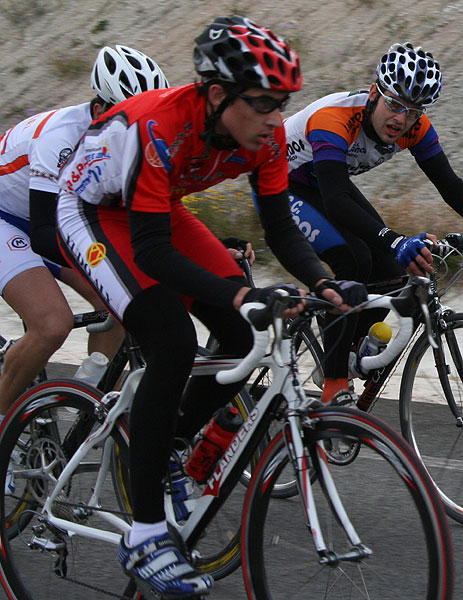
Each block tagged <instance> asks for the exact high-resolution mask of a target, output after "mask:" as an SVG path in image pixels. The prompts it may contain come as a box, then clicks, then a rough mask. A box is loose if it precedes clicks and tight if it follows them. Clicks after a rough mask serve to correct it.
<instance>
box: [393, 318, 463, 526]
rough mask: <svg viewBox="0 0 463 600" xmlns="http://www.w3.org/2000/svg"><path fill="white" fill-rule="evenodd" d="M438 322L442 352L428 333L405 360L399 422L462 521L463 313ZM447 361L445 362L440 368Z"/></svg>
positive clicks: (454, 515)
mask: <svg viewBox="0 0 463 600" xmlns="http://www.w3.org/2000/svg"><path fill="white" fill-rule="evenodd" d="M442 325H444V326H443V327H442ZM438 326H439V334H438V336H436V337H435V340H436V342H437V343H438V349H437V351H436V352H437V354H436V355H434V351H433V349H432V348H431V346H430V345H429V341H428V338H427V335H426V333H423V334H422V335H421V336H420V337H419V338H418V340H417V341H416V342H415V344H414V345H413V348H412V349H411V350H410V353H409V356H408V358H407V361H406V363H405V366H404V371H403V375H402V379H401V385H400V406H399V408H400V425H401V430H402V435H403V436H404V437H405V439H406V440H407V441H408V442H410V444H411V445H412V446H413V447H414V449H415V451H416V452H417V454H418V455H419V456H420V457H421V459H422V460H423V463H424V464H425V466H426V468H427V469H428V472H429V474H430V476H431V478H432V479H433V481H434V483H435V485H436V486H437V488H438V490H439V492H440V495H441V498H442V501H443V503H444V507H445V510H446V512H447V515H448V516H449V517H451V518H452V519H454V520H455V521H457V522H459V523H463V493H462V483H463V478H460V477H459V473H463V460H462V458H461V457H462V452H463V436H462V433H463V431H462V424H463V421H458V420H457V417H456V416H455V415H454V414H452V411H451V409H450V406H451V403H455V407H456V410H457V412H458V413H459V414H460V415H462V416H463V359H462V355H461V350H462V349H463V313H454V314H448V315H443V316H442V317H441V322H440V325H438ZM440 352H442V354H440ZM439 355H440V356H441V358H439ZM442 360H443V363H444V365H445V366H444V367H441V366H437V367H436V365H441V364H442V363H441V361H442Z"/></svg>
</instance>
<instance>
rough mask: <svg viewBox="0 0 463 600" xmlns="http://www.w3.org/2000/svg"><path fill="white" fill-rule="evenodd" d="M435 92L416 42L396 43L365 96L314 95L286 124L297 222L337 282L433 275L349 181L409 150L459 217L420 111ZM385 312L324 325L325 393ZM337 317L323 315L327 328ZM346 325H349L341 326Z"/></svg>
mask: <svg viewBox="0 0 463 600" xmlns="http://www.w3.org/2000/svg"><path fill="white" fill-rule="evenodd" d="M440 93H441V71H440V67H439V64H438V63H437V62H436V61H435V60H434V59H433V57H432V55H431V54H430V53H429V52H425V51H424V50H423V49H421V48H420V47H418V48H414V47H413V46H412V44H410V43H405V44H394V45H393V46H391V47H390V49H389V51H388V52H387V53H386V54H385V55H384V56H383V57H382V58H381V60H380V62H379V65H378V67H377V79H376V82H375V83H373V84H372V85H371V87H370V89H369V91H364V92H340V93H334V94H330V95H328V96H325V97H324V98H321V99H319V100H316V101H315V102H312V103H311V104H309V105H308V106H307V107H306V108H304V109H302V110H301V111H299V112H298V113H296V114H295V115H293V116H291V117H290V118H288V119H287V120H286V121H285V129H286V135H287V142H288V153H287V158H288V165H289V171H290V173H289V189H290V204H291V212H292V214H293V218H294V219H295V221H296V223H297V224H298V226H299V228H300V230H301V231H302V232H303V233H304V235H305V236H306V238H307V239H308V240H309V241H310V243H311V244H312V247H313V248H314V249H315V251H316V252H317V254H318V255H319V256H320V258H322V259H323V260H324V261H325V262H326V263H327V264H329V265H330V266H331V268H332V270H333V272H334V274H335V277H336V278H340V279H356V280H358V281H362V282H364V283H367V282H370V281H375V280H376V281H380V280H386V279H390V278H394V277H397V276H400V275H402V274H404V273H405V270H406V271H408V272H409V273H414V274H422V273H423V272H431V271H432V266H431V262H432V257H431V253H430V251H429V250H428V249H427V248H426V247H425V244H424V243H423V239H424V238H428V239H431V240H433V241H435V239H436V238H435V236H433V235H431V234H425V233H422V234H420V235H416V236H413V237H410V238H408V237H406V236H404V235H401V234H400V233H397V232H395V231H393V230H391V229H390V228H388V227H387V225H386V224H385V223H384V221H383V219H382V218H381V216H380V215H379V214H378V213H377V211H376V210H375V209H374V208H373V206H372V205H371V204H370V202H368V200H367V199H366V198H365V197H364V195H363V194H362V193H361V192H360V190H359V189H358V188H357V187H356V186H355V185H354V183H353V182H352V180H351V177H352V176H354V175H359V174H361V173H364V172H366V171H369V170H370V169H372V168H374V167H377V166H378V165H380V164H382V163H383V162H385V161H387V160H390V159H391V158H393V157H394V156H395V155H396V154H398V153H399V152H401V151H402V150H405V149H408V150H410V152H411V153H412V155H413V156H414V158H415V160H416V162H417V163H418V165H419V167H420V168H421V169H422V170H423V172H424V173H425V175H426V176H427V177H428V178H429V179H430V181H432V182H433V184H434V185H435V186H436V188H437V189H438V191H439V193H440V194H441V196H442V198H443V199H444V201H445V202H446V203H447V204H449V205H450V206H451V207H452V208H453V209H454V210H455V211H456V212H457V213H458V214H459V215H463V182H462V180H461V179H460V178H459V177H458V176H457V175H456V174H455V172H454V171H453V169H452V168H451V166H450V164H449V162H448V160H447V157H446V155H445V154H444V151H443V150H442V148H441V146H440V144H439V140H438V136H437V133H436V131H435V130H434V128H433V126H432V125H431V122H430V120H429V118H428V117H427V115H426V110H427V108H428V107H430V106H432V105H433V104H434V103H435V102H436V101H437V99H438V98H439V95H440ZM384 316H385V315H384V313H382V312H376V311H371V310H368V311H363V312H361V313H358V314H356V315H354V316H352V317H349V318H348V319H347V327H346V324H343V325H342V327H341V325H336V324H335V325H334V326H330V327H327V329H326V331H325V345H326V348H327V350H328V356H327V359H326V365H325V376H326V379H325V385H324V390H323V399H324V401H326V402H328V401H329V400H330V399H331V398H332V396H333V395H334V394H335V393H336V392H338V391H339V390H340V389H347V388H348V357H349V351H350V349H351V344H352V342H354V344H356V343H357V342H358V340H359V338H360V337H361V336H364V335H365V334H366V332H367V331H368V328H369V326H370V325H371V324H372V323H373V322H374V321H378V320H381V319H382V318H384ZM332 321H333V317H332V316H330V315H328V316H327V322H326V324H327V325H331V323H332ZM342 328H345V329H342Z"/></svg>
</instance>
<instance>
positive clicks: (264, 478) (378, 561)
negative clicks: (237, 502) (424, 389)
mask: <svg viewBox="0 0 463 600" xmlns="http://www.w3.org/2000/svg"><path fill="white" fill-rule="evenodd" d="M307 425H308V424H306V426H304V446H305V451H306V454H307V457H308V460H309V465H310V466H311V467H312V468H314V469H315V470H316V471H317V475H318V476H317V478H316V479H314V481H313V483H312V489H313V493H314V500H315V506H316V509H317V512H318V517H319V521H320V531H321V533H322V535H323V537H324V541H325V548H326V549H327V551H326V552H325V553H320V552H319V551H317V550H316V548H315V545H314V539H313V538H312V533H311V532H312V531H313V532H314V533H316V527H315V526H314V527H311V525H310V524H308V522H307V507H305V506H301V504H302V502H301V497H297V498H291V499H288V500H285V501H283V500H281V499H280V500H278V499H275V498H274V497H273V494H272V491H273V488H274V487H275V485H277V484H278V480H279V477H280V475H281V474H284V472H285V470H287V469H288V465H291V461H290V459H289V457H288V451H287V445H286V443H285V440H284V436H285V435H286V436H288V438H287V442H288V443H289V445H290V447H291V440H290V439H289V434H288V433H287V432H285V433H284V432H281V433H280V434H279V435H278V436H277V437H276V438H275V439H274V440H273V441H272V443H271V444H270V446H269V447H268V448H267V450H266V452H265V454H264V455H263V456H262V459H261V461H260V462H259V465H258V467H257V469H256V471H255V473H254V477H253V479H252V482H251V485H250V488H249V490H248V495H247V497H246V503H245V510H244V515H243V525H242V540H241V542H242V562H243V573H244V578H245V584H246V591H247V597H248V598H249V599H259V600H263V599H265V600H271V599H278V600H290V599H296V598H297V600H303V599H304V598H307V599H310V600H312V599H314V598H317V600H320V599H322V598H325V599H326V598H329V599H332V600H341V599H344V598H356V599H357V598H369V599H370V600H397V598H407V599H408V600H426V599H427V600H446V599H447V600H449V599H450V598H451V597H452V586H453V562H452V550H451V544H450V534H449V531H448V527H447V521H446V516H445V513H444V511H443V508H442V504H441V502H440V499H439V497H438V494H437V493H436V492H435V489H434V487H433V484H432V482H431V480H430V478H429V476H428V475H427V473H426V471H425V469H424V467H423V465H422V464H421V462H420V460H419V459H418V457H417V456H416V455H415V453H414V452H413V450H412V449H411V448H410V446H409V445H408V444H407V443H406V442H405V441H404V440H403V438H401V437H400V436H398V435H397V434H396V433H394V431H393V430H392V429H390V428H389V427H388V426H387V425H386V424H384V423H383V422H382V421H380V420H379V419H377V418H374V417H373V416H372V415H366V414H362V413H360V412H359V411H355V410H350V409H346V408H325V409H320V410H319V411H316V412H315V413H313V414H311V415H310V426H307ZM349 447H350V448H352V449H357V447H359V448H360V451H359V453H358V454H355V452H353V453H351V456H352V460H344V459H343V457H345V456H347V454H346V451H347V449H348V448H349ZM326 457H327V459H328V460H327V461H326ZM322 464H323V465H327V466H328V468H329V472H330V473H331V476H332V478H333V481H334V484H335V487H336V490H337V494H339V498H340V501H341V502H342V505H343V506H344V509H345V511H346V513H347V516H348V518H349V520H350V526H351V527H353V528H354V530H355V532H356V533H357V535H358V537H359V538H360V544H359V543H358V542H355V541H354V542H353V541H350V540H349V538H348V535H347V532H348V531H349V526H347V527H346V529H345V528H344V527H342V526H341V525H340V521H339V519H338V518H337V516H336V515H335V514H334V510H333V506H334V504H335V503H336V495H335V494H334V493H333V492H331V493H330V495H329V496H328V495H327V490H326V489H325V488H326V485H327V481H328V480H327V478H326V477H325V476H324V475H323V470H322V468H321V466H322ZM328 498H329V499H328ZM312 525H313V524H312ZM346 530H347V531H346ZM350 535H351V537H352V532H351V531H350ZM317 540H320V536H319V535H317Z"/></svg>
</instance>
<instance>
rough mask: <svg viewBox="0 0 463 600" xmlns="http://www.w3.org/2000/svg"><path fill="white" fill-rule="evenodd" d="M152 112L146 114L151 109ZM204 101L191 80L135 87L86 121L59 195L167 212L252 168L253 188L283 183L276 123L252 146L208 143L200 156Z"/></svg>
mask: <svg viewBox="0 0 463 600" xmlns="http://www.w3.org/2000/svg"><path fill="white" fill-rule="evenodd" d="M153 115H154V116H153ZM205 115H206V100H205V98H204V97H202V96H199V95H198V91H197V90H196V87H195V84H190V85H186V86H183V87H178V88H170V89H167V90H153V91H149V92H146V93H144V94H139V95H137V96H134V97H132V98H130V99H129V100H127V101H126V102H123V103H122V104H118V105H116V106H115V107H113V108H112V109H111V110H109V111H108V112H106V113H105V114H104V115H103V117H101V118H100V119H99V120H98V121H96V122H94V123H93V124H92V126H91V127H90V129H89V131H88V132H87V133H86V134H85V135H84V137H83V139H82V140H81V143H80V144H79V146H78V148H77V149H76V152H75V153H74V155H73V156H72V157H71V159H70V160H69V161H68V163H67V164H66V165H65V166H64V168H63V169H62V173H61V176H60V185H61V186H62V188H64V194H63V195H64V196H66V194H72V195H77V196H79V197H80V198H81V199H82V200H85V201H86V202H90V203H92V204H103V205H115V204H122V205H124V206H127V207H128V208H130V209H132V210H137V211H143V212H170V202H171V201H173V200H178V199H180V198H181V197H182V196H185V195H188V194H190V193H192V192H198V191H201V190H204V189H207V188H210V187H211V186H213V185H217V184H218V183H220V182H221V181H224V180H225V179H235V178H236V177H238V176H239V175H240V174H241V173H248V172H250V171H255V170H257V172H258V187H259V193H260V194H261V195H268V194H277V193H279V192H282V191H284V190H285V189H286V188H287V185H288V176H287V165H286V140H285V134H284V128H283V127H280V128H278V129H275V133H274V137H273V138H272V139H271V140H270V142H269V144H266V145H264V146H263V147H262V148H261V149H260V150H259V151H258V152H251V151H248V150H245V149H244V148H242V147H239V148H238V149H237V150H235V151H230V150H217V149H214V148H211V149H210V151H209V153H208V155H207V156H205V154H204V153H205V142H204V141H203V140H202V139H201V137H200V134H201V133H202V132H203V131H204V119H205Z"/></svg>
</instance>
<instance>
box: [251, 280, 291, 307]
mask: <svg viewBox="0 0 463 600" xmlns="http://www.w3.org/2000/svg"><path fill="white" fill-rule="evenodd" d="M275 290H285V291H286V292H288V294H289V295H290V296H291V298H290V300H289V303H288V308H294V307H295V306H297V305H298V304H300V303H301V302H302V298H301V296H299V291H298V289H297V287H296V286H295V285H293V284H291V283H286V284H284V285H269V286H268V287H264V288H252V289H250V290H249V292H248V293H247V294H246V295H245V297H244V298H243V302H242V304H245V303H247V302H262V303H263V304H267V303H268V300H269V298H270V296H271V295H272V293H273V292H274V291H275ZM294 296H297V298H295V297H294Z"/></svg>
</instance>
